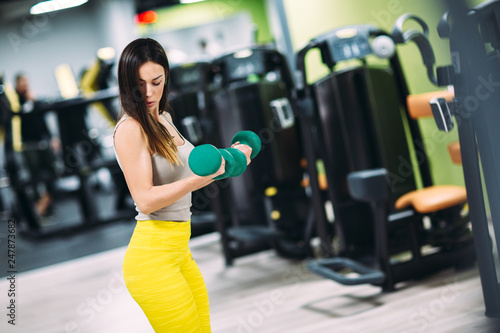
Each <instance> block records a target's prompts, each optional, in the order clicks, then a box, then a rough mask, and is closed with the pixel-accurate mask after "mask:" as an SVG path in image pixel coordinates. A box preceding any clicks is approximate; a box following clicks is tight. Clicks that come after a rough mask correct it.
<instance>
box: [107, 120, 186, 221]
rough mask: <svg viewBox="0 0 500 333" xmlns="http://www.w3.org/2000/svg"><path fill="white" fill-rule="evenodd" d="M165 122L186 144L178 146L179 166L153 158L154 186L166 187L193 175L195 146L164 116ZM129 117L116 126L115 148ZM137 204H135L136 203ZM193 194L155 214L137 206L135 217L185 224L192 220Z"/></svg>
mask: <svg viewBox="0 0 500 333" xmlns="http://www.w3.org/2000/svg"><path fill="white" fill-rule="evenodd" d="M163 116H164V118H165V120H166V121H167V122H168V123H169V124H170V125H172V127H173V128H174V129H175V130H176V131H177V133H178V134H179V136H180V137H181V138H182V139H183V140H184V144H183V145H182V146H177V149H178V150H177V155H178V156H179V159H180V160H181V162H182V163H179V165H175V164H170V162H169V161H168V160H167V159H166V158H164V157H163V156H160V155H157V154H156V153H155V154H153V155H152V156H151V164H152V165H153V185H154V186H158V185H164V184H169V183H172V182H175V181H177V180H181V179H184V178H187V177H189V176H191V175H193V172H192V171H191V169H190V168H189V164H188V158H189V154H190V153H191V151H192V150H193V148H194V146H193V145H192V144H191V142H189V141H187V140H186V139H185V138H184V137H183V136H182V135H181V134H180V133H179V131H178V130H177V128H176V127H175V126H174V125H173V124H172V123H171V122H170V121H169V120H168V118H167V117H166V116H165V115H163ZM128 118H129V117H128V116H124V117H122V119H120V121H119V122H118V123H117V124H116V126H115V129H114V132H113V148H115V146H114V133H115V131H116V129H117V128H118V126H119V125H120V124H121V123H122V122H123V121H125V120H126V119H128ZM115 156H116V160H117V162H118V165H120V168H121V164H120V161H119V159H118V155H116V149H115ZM134 204H135V203H134ZM191 205H192V203H191V192H190V193H188V194H186V195H185V196H183V197H182V198H180V199H179V200H178V201H176V202H174V203H173V204H171V205H169V206H167V207H163V208H161V209H159V210H157V211H156V212H153V213H151V214H149V215H145V214H143V213H142V212H141V211H140V210H139V208H137V205H135V209H136V210H137V213H138V214H137V216H136V217H135V219H136V220H138V221H144V220H160V221H176V222H185V221H189V219H190V218H191Z"/></svg>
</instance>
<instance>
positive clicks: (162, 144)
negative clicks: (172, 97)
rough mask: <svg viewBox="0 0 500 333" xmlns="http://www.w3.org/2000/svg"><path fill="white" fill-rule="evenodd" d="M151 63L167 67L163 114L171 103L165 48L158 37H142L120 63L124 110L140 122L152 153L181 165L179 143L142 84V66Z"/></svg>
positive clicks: (119, 70) (132, 44) (161, 106)
mask: <svg viewBox="0 0 500 333" xmlns="http://www.w3.org/2000/svg"><path fill="white" fill-rule="evenodd" d="M147 62H154V63H156V64H159V65H161V66H162V67H163V68H164V70H165V86H164V87H163V95H162V97H161V100H160V104H159V112H160V114H162V113H163V112H164V111H165V110H166V109H167V108H168V109H169V108H170V106H169V105H168V82H169V81H170V80H169V79H170V66H169V64H168V59H167V55H166V54H165V50H164V49H163V47H162V46H161V45H160V44H159V43H158V42H157V41H155V40H154V39H151V38H139V39H136V40H134V41H132V42H131V43H130V44H128V45H127V46H126V47H125V49H124V50H123V52H122V54H121V56H120V61H119V63H118V87H119V89H120V102H121V105H122V108H123V111H124V112H126V113H127V114H128V115H129V116H130V117H132V118H133V119H135V120H136V121H138V122H139V124H140V125H141V127H142V130H143V131H144V133H145V134H146V138H147V140H148V148H149V150H150V151H151V152H152V153H157V154H158V155H161V156H163V157H165V158H166V159H167V160H168V161H169V162H170V163H175V164H176V165H178V164H179V162H180V160H179V157H178V156H177V145H176V144H175V142H174V139H173V137H172V136H171V135H170V133H169V132H168V130H167V129H166V128H165V126H163V125H162V124H161V123H160V122H159V121H158V119H157V118H156V117H155V116H153V115H152V114H151V113H150V112H149V111H148V108H147V105H146V97H145V96H144V94H143V92H141V89H140V86H139V67H141V66H142V65H143V64H145V63H147Z"/></svg>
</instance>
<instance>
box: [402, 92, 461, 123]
mask: <svg viewBox="0 0 500 333" xmlns="http://www.w3.org/2000/svg"><path fill="white" fill-rule="evenodd" d="M440 97H442V98H444V99H446V101H447V102H451V101H453V97H455V94H454V93H453V92H451V91H433V92H428V93H423V94H417V95H408V97H407V98H406V105H407V106H408V113H409V114H410V117H411V118H412V119H418V118H423V117H432V108H431V105H430V104H429V101H430V100H431V99H433V98H440Z"/></svg>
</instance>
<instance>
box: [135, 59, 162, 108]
mask: <svg viewBox="0 0 500 333" xmlns="http://www.w3.org/2000/svg"><path fill="white" fill-rule="evenodd" d="M139 85H140V87H141V92H142V93H143V95H144V96H146V105H147V107H148V110H149V112H152V113H154V114H159V112H158V111H159V110H158V108H159V105H160V100H161V97H162V96H163V88H164V86H165V70H164V68H163V66H161V65H159V64H157V63H154V62H146V63H145V64H143V65H142V66H141V67H139Z"/></svg>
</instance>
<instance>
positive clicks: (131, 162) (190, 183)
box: [115, 119, 224, 215]
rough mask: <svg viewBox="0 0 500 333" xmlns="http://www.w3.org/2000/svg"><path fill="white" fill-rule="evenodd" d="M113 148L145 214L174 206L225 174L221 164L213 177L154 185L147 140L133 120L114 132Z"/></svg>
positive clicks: (133, 195) (132, 192)
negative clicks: (189, 194) (184, 197)
mask: <svg viewBox="0 0 500 333" xmlns="http://www.w3.org/2000/svg"><path fill="white" fill-rule="evenodd" d="M115 148H116V154H117V156H118V159H119V160H120V164H121V166H122V170H123V174H124V176H125V180H126V182H127V186H128V188H129V191H130V194H131V195H132V198H133V199H134V201H135V203H136V205H137V208H139V210H140V211H141V212H142V213H143V214H145V215H148V214H151V213H152V212H155V211H157V210H159V209H161V208H163V207H167V206H169V205H171V204H173V203H174V202H176V201H177V200H179V199H180V198H182V197H183V196H185V195H186V194H188V193H189V192H192V191H194V190H195V189H197V188H200V187H203V186H206V185H207V184H209V183H210V182H211V181H212V178H213V177H216V176H217V175H220V174H222V173H224V165H221V168H220V169H219V171H217V173H215V174H214V175H210V176H207V177H200V176H197V175H193V176H190V177H187V178H184V179H182V180H179V181H176V182H173V183H170V184H165V185H159V186H154V185H153V167H152V164H151V154H150V152H149V150H148V148H147V138H146V136H145V134H144V132H143V131H142V129H141V127H140V124H139V123H137V122H136V121H135V120H134V119H129V120H127V121H124V122H123V123H122V124H120V126H119V127H118V128H117V129H116V133H115Z"/></svg>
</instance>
